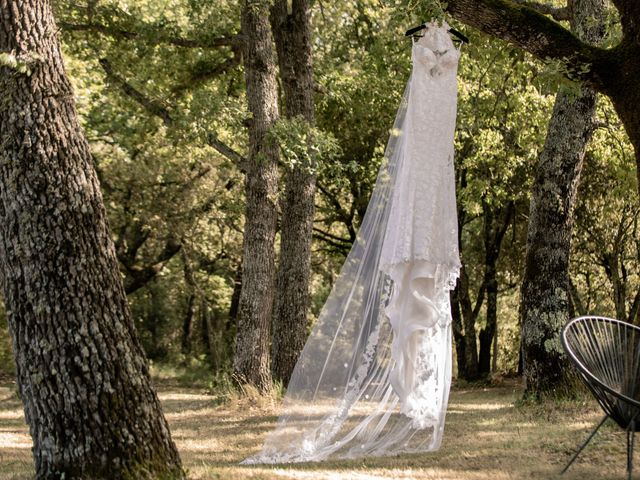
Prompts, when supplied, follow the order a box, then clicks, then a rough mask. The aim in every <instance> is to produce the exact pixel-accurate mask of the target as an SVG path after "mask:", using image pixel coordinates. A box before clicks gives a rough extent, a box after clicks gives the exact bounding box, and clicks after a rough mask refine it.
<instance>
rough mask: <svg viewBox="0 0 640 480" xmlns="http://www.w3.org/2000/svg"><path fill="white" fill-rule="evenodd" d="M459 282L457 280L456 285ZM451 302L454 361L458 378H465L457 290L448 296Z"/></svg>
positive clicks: (465, 363)
mask: <svg viewBox="0 0 640 480" xmlns="http://www.w3.org/2000/svg"><path fill="white" fill-rule="evenodd" d="M459 284H460V280H458V285H459ZM449 298H450V300H451V319H452V321H451V326H452V329H453V341H454V343H455V344H456V361H457V363H458V378H461V379H465V378H467V368H466V365H467V361H466V358H467V357H466V354H465V341H464V333H463V331H462V313H461V312H460V299H459V298H458V288H457V285H456V288H455V289H454V290H452V291H451V293H450V294H449Z"/></svg>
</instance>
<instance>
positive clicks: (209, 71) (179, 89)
mask: <svg viewBox="0 0 640 480" xmlns="http://www.w3.org/2000/svg"><path fill="white" fill-rule="evenodd" d="M238 65H240V55H238V54H237V52H236V51H235V49H234V52H233V56H231V57H230V58H228V59H226V60H225V61H224V62H221V63H216V64H215V65H211V64H210V63H209V62H206V63H202V64H199V65H197V66H196V68H195V69H194V71H193V72H191V74H190V75H189V78H188V79H187V80H186V81H184V82H183V83H181V84H179V85H176V86H174V87H173V88H172V89H171V92H172V93H173V94H174V95H176V96H179V95H181V94H183V93H184V92H185V90H189V89H190V88H193V87H195V86H197V85H200V84H202V83H204V82H206V81H207V80H210V79H212V78H214V77H217V76H218V75H222V74H223V73H227V72H228V71H229V70H231V69H233V68H235V67H237V66H238Z"/></svg>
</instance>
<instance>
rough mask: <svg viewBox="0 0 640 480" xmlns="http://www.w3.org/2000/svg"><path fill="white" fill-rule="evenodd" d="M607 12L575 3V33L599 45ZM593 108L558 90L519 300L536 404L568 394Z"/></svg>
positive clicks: (589, 96) (586, 1) (590, 99)
mask: <svg viewBox="0 0 640 480" xmlns="http://www.w3.org/2000/svg"><path fill="white" fill-rule="evenodd" d="M603 11H604V4H603V0H576V1H575V2H574V4H573V12H574V16H573V18H572V27H573V29H574V30H575V31H576V32H577V33H578V35H579V36H580V37H582V38H585V39H586V40H587V41H590V42H596V41H599V40H600V39H601V38H602V36H603V33H604V32H603V30H604V29H603V26H602V18H603ZM594 20H595V21H594ZM595 108H596V92H595V91H594V90H592V89H591V88H588V87H584V86H583V87H582V88H581V89H580V92H579V93H578V94H577V95H575V93H573V92H568V91H566V90H565V89H564V88H563V89H561V90H560V92H559V93H558V95H557V97H556V103H555V106H554V110H553V115H552V117H551V121H550V122H549V130H548V132H547V138H546V141H545V145H544V149H543V151H542V152H541V154H540V158H539V161H538V167H537V172H536V177H535V182H534V186H533V194H532V198H531V206H530V213H529V225H528V232H527V253H526V260H525V273H524V279H523V284H522V299H521V319H522V340H523V341H522V348H523V360H524V375H525V381H526V392H525V394H526V395H527V396H531V397H534V398H537V397H540V396H544V395H547V394H562V393H564V392H565V391H566V390H567V388H568V387H569V388H570V382H568V378H567V375H568V372H569V370H568V369H567V368H566V357H565V355H564V352H563V350H562V346H561V344H560V330H561V329H562V327H563V326H564V324H565V323H566V322H567V321H568V319H569V296H570V291H569V253H570V249H571V232H572V228H573V210H574V205H575V201H576V191H577V186H578V182H579V180H580V172H581V171H582V164H583V160H584V154H585V151H586V147H587V143H588V142H589V139H590V138H591V133H592V131H593V119H594V115H595Z"/></svg>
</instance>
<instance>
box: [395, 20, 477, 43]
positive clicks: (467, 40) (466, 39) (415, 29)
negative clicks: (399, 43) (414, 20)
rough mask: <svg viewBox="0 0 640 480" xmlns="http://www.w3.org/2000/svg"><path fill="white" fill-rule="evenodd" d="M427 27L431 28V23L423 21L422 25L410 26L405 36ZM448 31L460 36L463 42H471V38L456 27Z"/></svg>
mask: <svg viewBox="0 0 640 480" xmlns="http://www.w3.org/2000/svg"><path fill="white" fill-rule="evenodd" d="M425 28H429V25H427V24H426V23H423V24H421V25H418V26H417V27H413V28H410V29H409V30H407V32H406V33H405V34H404V36H405V37H410V36H412V35H415V34H416V33H418V32H419V31H420V30H424V29H425ZM448 31H449V33H452V34H453V35H455V36H456V37H458V39H459V40H460V41H461V42H462V43H467V44H468V43H469V38H468V37H467V36H465V35H464V34H463V33H462V32H460V31H459V30H456V29H455V28H451V27H449V30H448Z"/></svg>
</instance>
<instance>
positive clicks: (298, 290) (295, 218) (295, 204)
mask: <svg viewBox="0 0 640 480" xmlns="http://www.w3.org/2000/svg"><path fill="white" fill-rule="evenodd" d="M288 3H289V2H288V1H287V0H276V2H275V4H274V6H273V8H272V10H271V25H272V28H273V34H274V39H275V42H276V49H277V52H278V60H279V65H280V75H281V77H282V87H283V91H284V100H285V101H284V105H285V109H284V111H285V114H286V116H287V118H295V117H302V118H303V119H304V120H305V121H306V122H307V124H308V126H309V127H313V126H314V121H315V120H314V104H313V93H314V82H313V66H312V65H313V62H312V46H311V24H310V16H311V12H310V1H309V0H292V2H291V12H290V13H289V12H288V6H287V4H288ZM309 141H310V142H312V141H313V139H310V140H309ZM309 151H311V149H309ZM311 158H313V157H311ZM315 191H316V174H315V166H314V165H296V166H295V167H293V168H291V169H289V170H288V171H287V174H286V188H285V198H284V202H283V204H282V222H281V229H280V239H281V241H280V260H279V266H278V276H277V295H276V300H275V308H274V315H273V343H272V348H271V351H272V372H273V375H274V377H275V378H276V379H278V380H281V381H282V382H283V383H284V384H285V385H287V383H288V382H289V378H290V377H291V373H292V372H293V368H294V367H295V364H296V361H297V360H298V356H299V355H300V352H301V351H302V348H303V347H304V344H305V341H306V339H307V327H308V319H307V310H308V306H309V283H310V280H311V241H312V236H313V216H314V211H315V206H314V198H315Z"/></svg>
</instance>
